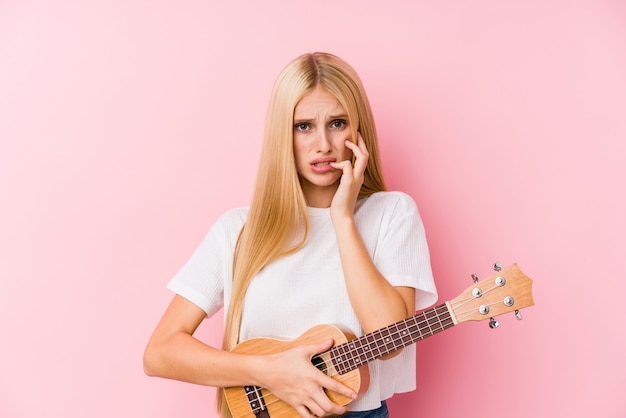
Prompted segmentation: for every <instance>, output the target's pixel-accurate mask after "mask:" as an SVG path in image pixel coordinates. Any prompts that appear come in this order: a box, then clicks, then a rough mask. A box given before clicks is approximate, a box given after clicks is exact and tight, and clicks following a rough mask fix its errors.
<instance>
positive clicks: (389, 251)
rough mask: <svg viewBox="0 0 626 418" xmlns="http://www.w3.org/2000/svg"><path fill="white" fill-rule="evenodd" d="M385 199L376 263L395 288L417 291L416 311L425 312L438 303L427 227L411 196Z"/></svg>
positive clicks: (394, 194) (388, 195)
mask: <svg viewBox="0 0 626 418" xmlns="http://www.w3.org/2000/svg"><path fill="white" fill-rule="evenodd" d="M384 199H385V202H384V204H383V205H382V206H383V210H382V216H381V220H380V222H381V226H380V231H379V235H378V242H377V245H376V250H375V253H374V263H375V264H376V266H377V268H378V270H379V271H380V272H381V274H383V275H384V276H385V278H386V279H387V280H388V281H389V282H390V283H391V284H392V285H394V286H409V287H414V288H415V289H416V298H415V309H416V310H421V309H424V308H426V307H428V306H430V305H432V304H433V303H435V302H436V301H437V289H436V287H435V282H434V279H433V273H432V268H431V264H430V251H429V249H428V243H427V240H426V231H425V228H424V224H423V222H422V219H421V217H420V214H419V211H418V208H417V205H416V204H415V202H414V200H413V199H412V198H411V197H410V196H409V195H407V194H405V193H402V192H389V193H386V194H385V196H384Z"/></svg>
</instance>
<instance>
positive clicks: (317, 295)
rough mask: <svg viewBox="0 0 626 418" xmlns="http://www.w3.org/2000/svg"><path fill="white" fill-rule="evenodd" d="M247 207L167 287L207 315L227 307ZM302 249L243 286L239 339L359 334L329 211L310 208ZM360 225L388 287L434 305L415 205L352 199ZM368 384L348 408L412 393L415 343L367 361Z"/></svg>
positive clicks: (220, 225) (228, 217)
mask: <svg viewBox="0 0 626 418" xmlns="http://www.w3.org/2000/svg"><path fill="white" fill-rule="evenodd" d="M247 213H248V211H247V208H239V209H233V210H230V211H228V212H226V213H225V214H224V215H222V216H221V217H220V218H219V219H218V220H217V222H216V223H215V224H214V225H213V226H212V228H211V230H210V231H209V233H208V235H207V236H206V238H205V239H204V240H203V241H202V243H201V244H200V246H199V247H198V249H197V250H196V251H195V252H194V254H193V255H192V257H191V258H190V259H189V261H188V262H187V263H186V264H185V265H184V266H183V267H182V268H181V270H180V271H179V272H178V273H177V274H176V275H175V276H174V278H173V279H172V280H171V281H170V283H169V284H168V288H169V289H170V290H172V291H173V292H175V293H177V294H179V295H180V296H182V297H184V298H186V299H188V300H190V301H191V302H193V303H195V304H196V305H198V306H199V307H200V308H202V309H203V310H204V311H205V312H206V313H207V315H208V316H211V315H213V314H214V313H215V312H217V311H218V310H219V309H220V308H222V307H224V308H225V309H228V302H229V300H230V296H231V284H232V283H231V281H232V264H233V253H234V249H235V244H236V242H237V237H238V235H239V232H240V230H241V228H242V226H243V224H244V222H245V220H246V216H247ZM308 214H309V221H310V228H309V235H308V237H307V241H306V243H305V245H304V247H303V248H302V249H301V250H299V251H298V252H297V253H295V254H293V255H290V256H287V257H283V258H280V259H278V260H276V261H274V262H272V263H270V264H269V265H267V266H266V267H265V268H263V269H262V270H261V272H260V273H259V274H258V275H257V276H256V277H255V278H254V279H253V280H252V283H251V284H250V287H249V288H248V291H247V294H246V299H245V304H244V312H243V318H242V324H241V332H240V341H245V340H247V339H250V338H255V337H271V338H280V339H294V338H297V337H298V336H300V335H301V334H302V333H303V332H304V331H306V330H308V329H309V328H311V327H313V326H315V325H319V324H333V325H337V326H339V327H340V328H342V329H345V330H347V331H349V332H351V333H353V334H355V335H356V336H361V335H363V331H362V329H361V327H360V325H359V322H358V319H357V317H356V315H355V313H354V311H353V309H352V306H351V304H350V301H349V298H348V294H347V290H346V287H345V282H344V276H343V271H342V268H341V260H340V258H339V250H338V248H337V241H336V235H335V231H334V228H333V225H332V221H331V219H330V209H328V208H308ZM355 221H356V225H357V228H358V229H359V232H360V234H361V236H362V238H363V241H364V242H365V246H366V247H367V249H368V251H369V254H370V256H371V257H372V260H373V261H374V264H375V265H376V267H377V269H378V270H379V271H380V273H381V274H382V275H383V276H384V277H385V278H386V279H387V280H388V281H389V282H390V283H391V284H392V285H393V286H408V287H413V288H415V289H416V299H415V309H416V310H421V309H424V308H426V307H428V306H430V305H432V304H433V303H434V302H435V301H436V300H437V291H436V288H435V284H434V280H433V276H432V271H431V267H430V256H429V251H428V245H427V242H426V236H425V232H424V226H423V224H422V221H421V218H420V216H419V213H418V210H417V206H416V205H415V202H414V201H413V200H412V199H411V198H410V197H409V196H408V195H406V194H404V193H402V192H379V193H375V194H373V195H371V196H369V197H367V198H365V199H361V200H359V201H358V202H357V205H356V210H355ZM369 370H370V387H369V389H368V391H367V392H366V393H365V394H364V395H363V396H361V397H360V398H359V399H357V400H356V401H354V402H352V403H351V404H350V405H349V409H350V410H354V411H362V410H363V411H364V410H370V409H375V408H378V407H379V406H380V401H381V400H384V399H388V398H389V397H391V396H392V395H393V394H394V393H401V392H408V391H411V390H414V389H415V346H410V347H407V348H405V349H404V350H403V351H402V353H401V354H400V355H398V356H397V357H395V358H393V359H390V360H386V361H381V360H375V361H373V362H371V363H370V364H369Z"/></svg>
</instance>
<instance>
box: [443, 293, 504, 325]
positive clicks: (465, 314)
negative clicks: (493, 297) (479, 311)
mask: <svg viewBox="0 0 626 418" xmlns="http://www.w3.org/2000/svg"><path fill="white" fill-rule="evenodd" d="M499 287H501V286H498V285H495V286H493V287H490V288H489V289H487V290H485V291H484V292H483V294H482V295H481V296H480V297H482V296H484V295H486V294H488V293H490V292H492V291H493V290H495V289H497V288H499ZM476 299H477V298H476V297H475V296H471V297H467V298H465V299H463V300H461V301H460V302H458V303H456V304H455V305H454V314H455V316H456V317H457V319H458V320H460V321H462V320H464V319H465V318H467V317H470V316H472V315H474V313H476V308H474V307H472V308H470V309H468V310H465V311H460V312H459V311H457V309H458V308H461V307H463V305H465V304H467V303H469V302H473V301H476ZM498 303H500V301H493V302H488V303H484V304H483V305H485V306H493V305H497V304H498Z"/></svg>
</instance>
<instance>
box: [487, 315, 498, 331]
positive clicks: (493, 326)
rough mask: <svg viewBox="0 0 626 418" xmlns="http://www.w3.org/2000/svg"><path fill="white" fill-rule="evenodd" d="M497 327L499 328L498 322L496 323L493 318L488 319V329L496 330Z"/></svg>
mask: <svg viewBox="0 0 626 418" xmlns="http://www.w3.org/2000/svg"><path fill="white" fill-rule="evenodd" d="M499 326H500V323H499V322H498V321H496V320H495V318H493V317H491V318H489V328H491V329H496V328H498V327H499Z"/></svg>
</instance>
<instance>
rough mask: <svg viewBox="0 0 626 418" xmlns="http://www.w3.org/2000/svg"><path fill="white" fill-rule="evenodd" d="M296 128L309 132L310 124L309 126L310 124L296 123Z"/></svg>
mask: <svg viewBox="0 0 626 418" xmlns="http://www.w3.org/2000/svg"><path fill="white" fill-rule="evenodd" d="M294 128H295V129H296V130H297V131H306V130H308V129H309V124H308V123H296V124H295V125H294Z"/></svg>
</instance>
